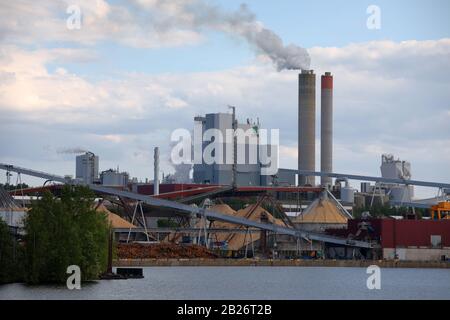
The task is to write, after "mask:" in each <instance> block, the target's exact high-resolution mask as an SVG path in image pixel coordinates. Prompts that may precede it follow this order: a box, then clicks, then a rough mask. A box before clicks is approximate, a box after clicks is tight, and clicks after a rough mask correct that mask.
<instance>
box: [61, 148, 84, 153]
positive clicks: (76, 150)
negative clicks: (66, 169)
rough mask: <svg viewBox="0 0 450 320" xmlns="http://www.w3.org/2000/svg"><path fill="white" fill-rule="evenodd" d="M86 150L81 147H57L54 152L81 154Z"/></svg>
mask: <svg viewBox="0 0 450 320" xmlns="http://www.w3.org/2000/svg"><path fill="white" fill-rule="evenodd" d="M86 152H88V151H87V150H84V149H82V148H79V147H77V148H58V149H57V150H56V153H58V154H81V153H86Z"/></svg>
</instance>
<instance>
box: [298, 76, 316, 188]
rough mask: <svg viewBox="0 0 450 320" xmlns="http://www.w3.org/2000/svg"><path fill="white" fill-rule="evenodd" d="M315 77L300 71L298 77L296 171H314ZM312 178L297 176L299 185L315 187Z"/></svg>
mask: <svg viewBox="0 0 450 320" xmlns="http://www.w3.org/2000/svg"><path fill="white" fill-rule="evenodd" d="M315 136H316V75H315V74H314V71H313V70H302V72H301V73H300V74H299V77H298V169H299V170H307V171H315V161H316V140H315ZM315 183H316V179H315V177H314V176H302V175H299V185H305V184H310V185H315Z"/></svg>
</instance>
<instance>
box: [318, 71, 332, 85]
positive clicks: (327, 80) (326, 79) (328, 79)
mask: <svg viewBox="0 0 450 320" xmlns="http://www.w3.org/2000/svg"><path fill="white" fill-rule="evenodd" d="M321 79H322V89H333V76H332V75H331V72H325V74H324V75H323V76H322V78H321Z"/></svg>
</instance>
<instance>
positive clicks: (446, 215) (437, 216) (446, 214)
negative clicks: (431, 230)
mask: <svg viewBox="0 0 450 320" xmlns="http://www.w3.org/2000/svg"><path fill="white" fill-rule="evenodd" d="M431 219H432V220H445V219H449V220H450V202H448V201H444V202H439V203H438V204H437V205H434V206H432V207H431Z"/></svg>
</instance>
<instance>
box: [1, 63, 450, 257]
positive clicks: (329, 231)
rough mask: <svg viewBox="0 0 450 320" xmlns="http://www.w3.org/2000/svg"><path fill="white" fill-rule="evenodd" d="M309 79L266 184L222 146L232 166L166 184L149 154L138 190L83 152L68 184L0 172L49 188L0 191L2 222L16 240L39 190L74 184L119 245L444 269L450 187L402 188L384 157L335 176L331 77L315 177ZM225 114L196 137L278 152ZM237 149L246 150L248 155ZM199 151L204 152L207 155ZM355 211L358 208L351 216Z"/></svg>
mask: <svg viewBox="0 0 450 320" xmlns="http://www.w3.org/2000/svg"><path fill="white" fill-rule="evenodd" d="M316 81H317V79H316V74H315V73H314V71H312V70H302V71H301V73H300V74H299V76H298V168H291V169H288V168H277V169H278V170H277V173H276V174H273V175H264V174H262V173H263V169H264V165H262V164H261V163H260V162H258V163H252V162H251V161H250V160H249V159H247V158H245V161H244V162H243V163H242V162H239V163H238V162H237V160H236V159H237V156H236V150H237V149H238V143H237V142H235V141H233V146H232V148H227V146H226V143H225V142H224V143H223V154H222V156H223V157H224V158H228V159H232V163H214V164H210V163H208V162H207V161H205V160H204V159H202V162H201V163H196V164H195V165H193V166H192V165H190V164H183V165H179V166H177V167H176V172H175V174H170V175H164V174H163V175H162V178H161V179H160V169H159V157H160V153H159V148H158V147H157V148H155V150H154V179H153V181H146V182H142V181H138V180H137V179H135V178H132V179H130V177H129V174H128V173H126V172H120V171H119V170H118V169H117V170H116V169H110V168H108V169H106V170H104V171H102V172H99V157H98V156H97V155H96V154H94V153H93V152H87V153H85V154H82V155H79V156H77V158H76V174H75V178H72V177H70V176H58V175H54V174H48V173H43V172H40V171H37V170H32V169H26V168H21V167H18V166H15V165H11V164H0V169H3V170H5V171H6V172H7V175H10V174H12V173H17V174H22V175H31V176H35V177H40V178H43V179H45V180H51V181H56V182H58V183H59V184H52V185H45V184H44V186H42V187H37V188H29V189H23V190H20V195H21V196H18V195H17V192H16V193H14V194H13V193H11V192H10V193H9V194H8V193H7V192H5V191H4V190H3V191H2V193H1V194H2V199H3V200H2V207H3V208H1V209H0V214H1V216H2V218H3V219H4V220H6V221H7V222H8V223H9V224H10V226H11V227H12V228H15V230H18V232H19V233H20V229H21V228H22V226H21V225H20V221H19V219H13V218H12V215H13V214H14V212H20V214H21V215H25V214H26V211H27V210H26V209H27V207H29V206H30V199H32V198H33V197H39V196H40V194H41V193H42V191H43V190H51V191H52V192H53V193H54V194H58V192H59V190H60V188H61V186H62V185H63V184H84V185H87V186H89V187H90V188H91V189H92V190H93V191H94V192H96V194H97V197H98V199H99V200H98V201H99V203H98V206H97V208H98V209H99V210H102V211H103V212H107V213H108V216H109V219H110V221H111V222H112V225H113V227H114V228H115V235H116V238H115V239H116V240H117V241H118V242H125V243H129V242H136V241H138V242H142V241H143V242H147V243H172V244H176V245H179V246H189V245H193V244H197V245H202V246H205V247H206V248H207V249H209V250H211V251H214V252H216V253H217V254H218V255H220V256H223V257H241V258H247V257H271V258H308V259H311V258H315V259H316V258H321V259H325V258H333V259H380V258H384V259H401V260H427V261H429V260H441V259H444V260H445V259H447V258H448V257H449V256H450V207H449V202H448V199H449V197H448V195H449V194H450V184H445V183H435V182H427V181H416V180H412V179H411V177H412V175H411V165H410V163H409V162H407V161H402V160H399V159H397V160H396V159H395V158H394V156H393V155H388V154H387V155H383V156H382V162H381V177H377V176H376V177H373V176H359V175H354V174H339V173H334V172H333V112H334V111H333V76H332V75H331V73H330V72H326V73H325V74H323V75H321V78H320V89H321V92H320V115H321V126H320V171H316V165H315V160H316V159H315V150H316V143H315V142H316V139H315V138H316V125H315V124H316V114H317V110H316ZM231 108H232V110H233V112H232V113H210V114H206V115H204V116H196V117H195V118H194V125H195V126H197V128H198V129H199V130H200V132H201V133H202V134H203V133H205V132H206V131H208V130H209V129H216V130H217V131H219V132H221V133H222V134H223V136H226V134H227V130H232V131H233V132H234V133H235V132H236V131H237V130H239V129H242V130H244V131H246V132H247V133H249V139H251V138H253V139H255V140H256V141H257V143H256V148H257V151H267V150H271V152H272V151H273V152H278V150H277V148H278V146H277V145H271V144H261V143H259V142H260V129H261V124H260V122H259V120H257V121H253V120H251V119H247V121H245V122H242V123H240V122H239V121H238V120H237V118H236V113H235V112H236V108H235V107H231ZM235 140H236V139H235ZM242 144H243V146H240V147H243V149H244V150H250V148H251V147H252V146H251V145H250V143H249V142H245V141H244V142H243V143H242ZM201 148H202V150H201V151H205V150H206V148H208V146H207V144H202V145H201ZM259 154H260V153H259V152H258V155H259ZM191 169H193V173H192V178H191ZM316 177H320V183H319V184H316ZM333 179H334V181H333ZM350 180H356V181H362V183H361V189H360V190H359V191H357V190H355V189H354V188H353V187H352V186H351V185H350V183H349V181H350ZM371 182H374V183H375V184H371ZM414 186H423V187H430V188H437V189H439V190H440V195H439V196H438V197H436V198H433V199H423V200H416V199H414V190H413V187H414ZM383 205H389V206H391V207H403V208H407V210H406V211H405V213H404V214H403V215H402V216H392V215H385V216H383V217H374V216H373V215H372V214H371V210H372V208H374V207H375V206H383ZM358 208H368V210H367V211H365V212H363V213H362V214H361V215H359V216H358V217H356V215H355V214H354V213H355V211H357V209H358ZM415 210H422V212H425V216H422V217H421V216H419V215H418V214H417V213H416V211H415ZM372 213H373V212H372Z"/></svg>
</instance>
